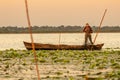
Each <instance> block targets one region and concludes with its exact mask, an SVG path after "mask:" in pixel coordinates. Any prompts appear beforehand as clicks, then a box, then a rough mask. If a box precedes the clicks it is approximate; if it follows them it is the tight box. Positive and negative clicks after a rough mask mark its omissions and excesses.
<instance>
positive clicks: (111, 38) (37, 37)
mask: <svg viewBox="0 0 120 80" xmlns="http://www.w3.org/2000/svg"><path fill="white" fill-rule="evenodd" d="M33 37H34V42H37V43H51V44H58V43H59V34H57V33H55V34H54V33H47V34H46V33H45V34H33ZM94 37H95V34H92V38H93V39H94ZM0 38H1V39H0V50H5V49H10V48H13V49H25V47H24V44H23V41H29V42H30V41H31V40H30V35H29V34H0ZM60 42H61V44H69V45H70V44H75V45H81V44H84V33H62V34H61V41H60ZM97 43H104V44H105V45H104V46H103V48H120V33H100V34H99V35H98V37H97V39H96V42H95V44H97Z"/></svg>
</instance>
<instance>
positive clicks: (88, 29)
mask: <svg viewBox="0 0 120 80" xmlns="http://www.w3.org/2000/svg"><path fill="white" fill-rule="evenodd" d="M83 32H85V46H86V45H87V42H88V39H89V41H90V43H91V44H93V42H92V37H91V33H93V30H92V28H91V26H90V25H89V24H88V23H86V25H85V27H84V29H83Z"/></svg>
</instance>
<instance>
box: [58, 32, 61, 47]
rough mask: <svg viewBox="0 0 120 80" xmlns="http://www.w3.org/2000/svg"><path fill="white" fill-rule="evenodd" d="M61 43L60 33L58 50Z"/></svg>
mask: <svg viewBox="0 0 120 80" xmlns="http://www.w3.org/2000/svg"><path fill="white" fill-rule="evenodd" d="M60 43H61V33H59V43H58V48H60Z"/></svg>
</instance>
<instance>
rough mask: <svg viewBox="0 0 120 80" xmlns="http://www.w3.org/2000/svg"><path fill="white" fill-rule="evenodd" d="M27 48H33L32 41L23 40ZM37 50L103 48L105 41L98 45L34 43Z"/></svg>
mask: <svg viewBox="0 0 120 80" xmlns="http://www.w3.org/2000/svg"><path fill="white" fill-rule="evenodd" d="M23 43H24V45H25V47H26V49H28V50H32V43H30V42H25V41H23ZM34 45H35V50H101V49H102V47H103V45H104V43H102V44H96V45H87V46H84V45H65V44H60V45H54V44H42V43H34Z"/></svg>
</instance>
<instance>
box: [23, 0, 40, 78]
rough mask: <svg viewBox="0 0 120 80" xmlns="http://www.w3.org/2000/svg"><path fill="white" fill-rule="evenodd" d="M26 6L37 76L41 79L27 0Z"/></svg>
mask: <svg viewBox="0 0 120 80" xmlns="http://www.w3.org/2000/svg"><path fill="white" fill-rule="evenodd" d="M25 7H26V15H27V21H28V27H29V33H30V38H31V42H32V49H33V53H34V59H35V65H36V71H37V76H38V80H40V73H39V69H38V64H37V56H36V51H35V45H34V40H33V36H32V28H31V22H30V17H29V10H28V3H27V0H25Z"/></svg>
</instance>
